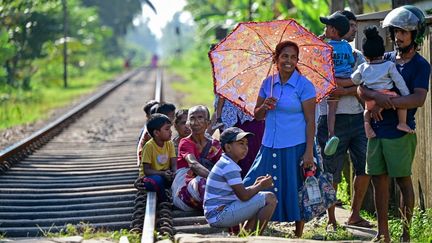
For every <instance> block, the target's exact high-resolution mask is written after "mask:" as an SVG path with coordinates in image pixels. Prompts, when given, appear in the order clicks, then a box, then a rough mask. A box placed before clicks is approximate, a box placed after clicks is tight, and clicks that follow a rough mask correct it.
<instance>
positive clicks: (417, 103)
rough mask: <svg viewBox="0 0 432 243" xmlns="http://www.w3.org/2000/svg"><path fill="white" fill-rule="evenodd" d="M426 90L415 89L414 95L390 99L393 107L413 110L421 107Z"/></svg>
mask: <svg viewBox="0 0 432 243" xmlns="http://www.w3.org/2000/svg"><path fill="white" fill-rule="evenodd" d="M426 96H427V90H426V89H422V88H415V89H414V93H412V94H410V95H407V96H399V97H394V98H392V99H391V101H392V103H393V105H394V106H395V107H396V108H400V109H413V108H417V107H422V106H423V105H424V102H425V100H426Z"/></svg>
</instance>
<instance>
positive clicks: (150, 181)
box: [143, 175, 168, 202]
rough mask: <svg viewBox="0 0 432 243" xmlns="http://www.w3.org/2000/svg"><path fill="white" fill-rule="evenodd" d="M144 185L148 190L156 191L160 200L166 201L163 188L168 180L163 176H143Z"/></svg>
mask: <svg viewBox="0 0 432 243" xmlns="http://www.w3.org/2000/svg"><path fill="white" fill-rule="evenodd" d="M143 182H144V187H145V189H146V190H147V191H149V192H156V194H157V197H158V199H159V200H160V201H162V202H164V201H166V195H165V189H166V188H167V187H166V186H168V182H167V180H166V179H165V177H163V176H160V175H149V176H144V178H143Z"/></svg>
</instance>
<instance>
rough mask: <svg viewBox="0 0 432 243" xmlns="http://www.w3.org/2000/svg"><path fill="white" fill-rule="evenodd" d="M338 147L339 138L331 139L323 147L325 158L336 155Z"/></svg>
mask: <svg viewBox="0 0 432 243" xmlns="http://www.w3.org/2000/svg"><path fill="white" fill-rule="evenodd" d="M338 145H339V138H338V137H336V136H333V137H331V138H330V139H329V140H328V141H327V142H326V145H325V147H324V154H325V155H327V156H331V155H333V154H334V153H336V150H337V147H338Z"/></svg>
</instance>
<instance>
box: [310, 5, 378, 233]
mask: <svg viewBox="0 0 432 243" xmlns="http://www.w3.org/2000/svg"><path fill="white" fill-rule="evenodd" d="M341 13H342V14H343V15H344V16H345V17H347V18H348V20H349V23H350V30H349V31H348V33H347V34H345V36H344V37H343V39H345V40H347V41H348V42H351V41H353V40H354V37H355V34H356V32H357V18H356V17H355V15H354V14H353V13H352V12H350V11H346V10H345V11H342V12H341ZM353 50H354V53H353V55H354V59H355V66H354V68H353V70H355V69H356V68H357V66H358V65H359V64H361V63H363V62H364V61H365V59H364V57H363V55H362V54H361V52H360V51H358V50H355V49H353ZM336 82H337V84H338V87H337V88H336V90H335V91H334V92H333V93H332V94H333V95H337V96H340V99H339V103H338V107H337V110H336V122H335V134H336V136H337V137H338V138H339V139H340V142H339V145H338V147H337V150H336V153H335V154H334V155H332V156H327V155H325V154H324V153H323V151H324V147H325V142H326V141H327V136H328V131H327V115H326V114H327V110H326V108H327V104H326V103H325V101H324V102H321V103H320V105H319V108H320V109H319V110H320V111H319V112H320V116H319V119H318V134H317V138H318V143H319V145H320V148H321V154H322V157H323V160H324V170H325V171H327V172H329V173H332V174H333V186H334V188H335V190H337V186H338V184H339V183H340V182H341V173H342V168H343V163H344V159H345V156H346V153H347V151H349V154H350V158H351V161H352V163H353V166H354V170H355V177H354V182H353V183H354V190H353V198H352V204H351V215H350V217H349V218H348V221H347V222H346V224H348V225H354V226H359V227H368V228H370V227H373V225H372V224H371V223H369V222H368V221H367V220H365V219H363V218H362V217H361V216H360V209H361V206H362V203H363V199H364V196H365V194H366V191H367V189H368V186H369V181H370V176H368V175H366V174H365V165H366V145H367V138H366V135H365V132H364V123H363V107H362V105H361V104H360V103H359V101H358V99H357V98H356V96H355V95H356V90H357V86H354V84H353V83H352V81H351V79H337V80H336ZM327 214H328V228H327V229H328V230H335V229H336V226H337V222H336V217H335V206H332V207H330V208H329V209H328V211H327Z"/></svg>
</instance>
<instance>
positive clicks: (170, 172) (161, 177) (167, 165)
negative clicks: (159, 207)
mask: <svg viewBox="0 0 432 243" xmlns="http://www.w3.org/2000/svg"><path fill="white" fill-rule="evenodd" d="M171 124H172V123H171V121H170V119H169V118H168V117H167V116H166V115H163V114H154V115H152V116H151V117H150V119H149V120H148V121H147V124H146V126H147V131H148V133H149V134H150V136H151V137H152V139H150V140H149V141H148V142H147V143H146V144H145V145H144V148H143V152H142V159H141V166H140V176H143V177H142V180H143V182H144V187H145V189H146V190H147V191H155V192H157V195H158V198H159V200H161V201H165V199H166V196H165V189H167V188H170V186H171V182H172V180H173V178H174V173H175V171H176V169H175V165H176V159H177V157H176V155H175V152H174V144H173V142H172V141H171V135H172V132H171Z"/></svg>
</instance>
